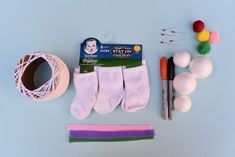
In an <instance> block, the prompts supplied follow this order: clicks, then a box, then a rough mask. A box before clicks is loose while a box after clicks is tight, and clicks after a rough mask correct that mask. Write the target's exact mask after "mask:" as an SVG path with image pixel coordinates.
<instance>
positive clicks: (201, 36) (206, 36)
mask: <svg viewBox="0 0 235 157" xmlns="http://www.w3.org/2000/svg"><path fill="white" fill-rule="evenodd" d="M209 38H210V32H209V31H207V30H203V31H201V32H199V33H198V34H197V40H198V41H199V42H202V41H208V40H209Z"/></svg>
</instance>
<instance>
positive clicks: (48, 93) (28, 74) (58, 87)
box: [14, 52, 69, 101]
mask: <svg viewBox="0 0 235 157" xmlns="http://www.w3.org/2000/svg"><path fill="white" fill-rule="evenodd" d="M44 62H47V63H48V65H49V66H50V68H51V78H50V79H49V80H48V81H47V82H46V83H44V84H43V85H41V86H40V87H37V86H36V85H35V82H34V79H35V72H36V70H37V69H38V67H39V66H40V65H41V64H42V63H44ZM14 79H15V83H16V88H17V89H18V90H19V91H20V92H21V93H22V94H23V95H25V96H27V97H29V98H32V99H34V100H42V101H46V100H52V99H55V98H57V97H59V96H61V95H62V94H63V93H64V92H65V91H66V89H67V87H68V85H69V70H68V68H67V66H66V64H65V63H64V62H63V61H62V60H61V59H60V58H58V57H57V56H55V55H52V54H49V53H43V52H36V53H32V54H30V55H25V56H24V57H23V58H22V59H21V60H20V62H19V63H18V64H17V66H16V69H15V74H14Z"/></svg>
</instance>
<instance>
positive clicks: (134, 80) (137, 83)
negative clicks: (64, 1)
mask: <svg viewBox="0 0 235 157" xmlns="http://www.w3.org/2000/svg"><path fill="white" fill-rule="evenodd" d="M123 78H124V84H125V89H124V93H125V94H124V100H125V101H124V103H122V109H123V110H125V111H127V112H136V111H138V110H141V109H143V108H145V107H146V106H147V105H148V100H149V96H150V87H149V79H148V70H147V65H146V61H145V60H143V62H142V65H141V66H137V67H133V68H123Z"/></svg>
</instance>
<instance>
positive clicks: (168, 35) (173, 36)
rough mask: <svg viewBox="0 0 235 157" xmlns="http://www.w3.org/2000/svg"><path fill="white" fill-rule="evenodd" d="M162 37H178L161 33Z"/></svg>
mask: <svg viewBox="0 0 235 157" xmlns="http://www.w3.org/2000/svg"><path fill="white" fill-rule="evenodd" d="M161 36H169V37H176V35H171V34H166V33H161Z"/></svg>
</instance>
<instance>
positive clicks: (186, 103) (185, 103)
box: [174, 96, 192, 112]
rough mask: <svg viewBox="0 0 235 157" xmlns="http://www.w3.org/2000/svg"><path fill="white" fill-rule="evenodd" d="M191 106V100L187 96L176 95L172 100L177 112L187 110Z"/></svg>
mask: <svg viewBox="0 0 235 157" xmlns="http://www.w3.org/2000/svg"><path fill="white" fill-rule="evenodd" d="M191 106H192V101H191V99H190V98H189V97H188V96H178V97H176V98H175V100H174V108H175V110H176V111H178V112H188V111H189V110H190V108H191Z"/></svg>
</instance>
